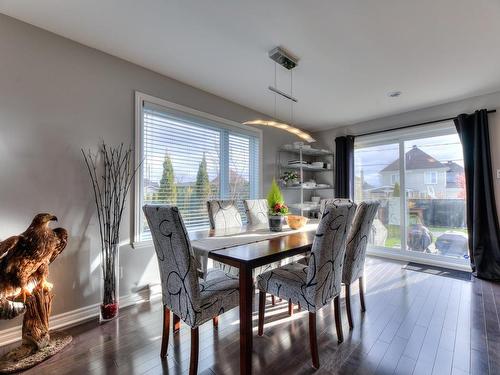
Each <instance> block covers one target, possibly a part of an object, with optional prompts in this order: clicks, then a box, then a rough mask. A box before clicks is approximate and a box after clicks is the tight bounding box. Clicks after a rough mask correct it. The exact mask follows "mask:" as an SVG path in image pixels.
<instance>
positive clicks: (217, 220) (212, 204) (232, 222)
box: [207, 200, 242, 229]
mask: <svg viewBox="0 0 500 375" xmlns="http://www.w3.org/2000/svg"><path fill="white" fill-rule="evenodd" d="M207 211H208V219H209V220H210V228H212V229H226V228H234V227H241V225H242V221H241V215H240V212H239V211H238V207H236V204H235V201H233V200H213V201H207Z"/></svg>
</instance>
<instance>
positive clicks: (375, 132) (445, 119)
mask: <svg viewBox="0 0 500 375" xmlns="http://www.w3.org/2000/svg"><path fill="white" fill-rule="evenodd" d="M496 111H497V110H496V109H491V110H488V111H486V113H495V112H496ZM456 118H457V116H455V117H448V118H442V119H439V120H433V121H426V122H421V123H419V124H413V125H406V126H400V127H398V128H392V129H385V130H375V131H373V132H369V133H362V134H356V135H351V136H352V137H361V136H365V135H372V134H379V133H386V132H390V131H393V130H401V129H408V128H414V127H416V126H422V125H430V124H436V123H438V122H445V121H451V120H455V119H456Z"/></svg>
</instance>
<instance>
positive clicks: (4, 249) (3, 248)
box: [0, 236, 21, 259]
mask: <svg viewBox="0 0 500 375" xmlns="http://www.w3.org/2000/svg"><path fill="white" fill-rule="evenodd" d="M20 237H21V236H12V237H9V238H7V239H6V240H4V241H2V242H0V259H1V258H3V257H4V256H5V255H7V253H8V252H9V251H11V250H12V249H14V248H15V247H16V245H17V243H18V242H19V239H20Z"/></svg>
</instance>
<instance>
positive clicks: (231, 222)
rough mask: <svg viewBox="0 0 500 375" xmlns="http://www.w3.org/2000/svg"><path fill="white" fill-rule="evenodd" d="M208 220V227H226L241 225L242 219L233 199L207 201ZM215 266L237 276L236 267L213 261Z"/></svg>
mask: <svg viewBox="0 0 500 375" xmlns="http://www.w3.org/2000/svg"><path fill="white" fill-rule="evenodd" d="M207 212H208V220H209V221H210V229H228V228H237V227H241V225H242V220H241V215H240V212H239V211H238V207H236V203H235V201H234V200H210V201H207ZM213 266H214V267H215V268H219V269H221V270H222V271H224V272H227V273H230V274H232V275H235V276H238V268H236V267H232V266H230V265H229V264H225V263H222V262H217V261H214V262H213Z"/></svg>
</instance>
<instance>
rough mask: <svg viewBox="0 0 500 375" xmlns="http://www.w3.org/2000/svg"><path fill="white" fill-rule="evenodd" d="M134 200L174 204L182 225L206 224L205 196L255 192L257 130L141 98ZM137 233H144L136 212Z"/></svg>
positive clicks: (144, 235) (242, 196)
mask: <svg viewBox="0 0 500 375" xmlns="http://www.w3.org/2000/svg"><path fill="white" fill-rule="evenodd" d="M141 133H142V134H141V135H142V158H141V160H142V168H141V173H140V179H141V181H140V188H141V194H140V199H141V202H140V206H142V205H143V204H171V205H175V206H177V207H178V208H179V210H180V212H181V215H182V217H183V219H184V222H185V224H186V227H187V229H188V230H199V229H206V228H208V227H209V221H208V214H207V210H206V201H207V200H210V199H235V200H236V201H237V205H238V207H239V209H240V213H241V214H242V217H243V219H244V220H245V214H244V209H243V201H242V200H243V199H249V198H256V197H258V196H259V186H260V176H259V165H260V164H259V163H260V161H259V156H260V144H259V143H260V135H259V133H256V132H252V131H251V130H245V129H239V128H236V127H234V129H233V128H231V127H230V126H228V125H227V124H222V123H217V122H216V121H212V120H209V119H206V118H203V117H199V116H196V115H192V114H189V113H184V112H181V111H178V110H174V109H171V108H168V107H163V106H159V105H156V104H152V103H148V102H143V105H142V129H141ZM140 215H141V218H140V220H139V221H138V222H139V226H140V228H139V230H138V236H139V240H140V241H147V240H149V239H150V233H149V229H148V227H147V222H146V220H145V218H144V216H143V214H142V210H141V212H140Z"/></svg>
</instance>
